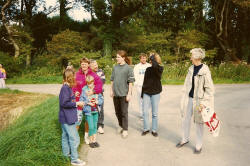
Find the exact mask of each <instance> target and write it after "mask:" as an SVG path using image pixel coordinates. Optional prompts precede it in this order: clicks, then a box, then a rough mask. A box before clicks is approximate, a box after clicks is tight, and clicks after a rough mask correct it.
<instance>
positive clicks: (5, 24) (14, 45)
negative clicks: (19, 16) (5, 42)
mask: <svg viewBox="0 0 250 166" xmlns="http://www.w3.org/2000/svg"><path fill="white" fill-rule="evenodd" d="M11 3H12V0H7V1H6V3H5V4H4V5H3V7H2V9H1V14H2V22H3V26H4V27H5V29H6V31H7V34H8V37H9V41H10V43H11V44H12V45H13V47H14V50H15V57H16V58H17V57H18V56H19V54H20V52H19V46H18V45H17V43H16V42H15V40H14V38H13V34H12V31H11V28H10V27H9V25H8V22H9V20H7V18H6V15H5V10H6V9H7V8H8V7H9V6H10V4H11Z"/></svg>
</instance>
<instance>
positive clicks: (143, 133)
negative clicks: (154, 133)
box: [141, 130, 149, 136]
mask: <svg viewBox="0 0 250 166" xmlns="http://www.w3.org/2000/svg"><path fill="white" fill-rule="evenodd" d="M148 133H149V130H147V131H143V132H142V133H141V136H144V135H146V134H148Z"/></svg>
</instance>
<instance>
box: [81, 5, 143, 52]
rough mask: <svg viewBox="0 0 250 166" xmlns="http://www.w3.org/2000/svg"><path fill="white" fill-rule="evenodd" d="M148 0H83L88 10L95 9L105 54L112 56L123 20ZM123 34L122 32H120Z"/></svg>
mask: <svg viewBox="0 0 250 166" xmlns="http://www.w3.org/2000/svg"><path fill="white" fill-rule="evenodd" d="M145 1H146V0H126V1H124V0H108V1H105V0H93V1H92V4H90V1H89V0H82V3H83V4H85V7H88V9H87V10H89V11H92V7H93V9H94V10H93V11H94V15H95V16H96V18H97V21H98V22H99V25H100V33H99V34H100V35H99V36H100V37H101V38H102V40H103V50H104V55H107V56H111V53H112V45H113V43H114V41H115V34H117V33H119V30H120V26H121V22H122V21H126V20H127V19H128V18H129V17H130V16H131V15H132V14H134V13H135V12H136V11H138V10H139V9H140V8H141V7H142V6H143V5H144V4H145ZM119 35H122V34H119Z"/></svg>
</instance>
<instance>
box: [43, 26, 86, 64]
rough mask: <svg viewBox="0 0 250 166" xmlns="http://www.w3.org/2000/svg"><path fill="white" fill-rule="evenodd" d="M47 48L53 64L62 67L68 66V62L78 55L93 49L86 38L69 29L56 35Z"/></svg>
mask: <svg viewBox="0 0 250 166" xmlns="http://www.w3.org/2000/svg"><path fill="white" fill-rule="evenodd" d="M47 48H48V52H49V55H48V57H49V58H52V60H51V64H53V65H59V66H61V67H62V66H64V67H65V66H67V64H68V60H69V59H71V58H73V57H74V56H77V54H80V53H82V52H83V51H88V50H90V49H91V48H90V47H89V45H88V39H87V38H86V36H84V35H82V34H81V33H79V32H74V31H70V30H68V29H67V30H65V31H62V32H60V33H58V34H57V35H54V36H53V38H52V40H51V41H50V42H48V43H47Z"/></svg>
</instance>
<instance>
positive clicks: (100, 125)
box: [98, 103, 104, 128]
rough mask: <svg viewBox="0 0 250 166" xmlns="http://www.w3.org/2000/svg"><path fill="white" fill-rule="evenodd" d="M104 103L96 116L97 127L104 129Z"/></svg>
mask: <svg viewBox="0 0 250 166" xmlns="http://www.w3.org/2000/svg"><path fill="white" fill-rule="evenodd" d="M103 108H104V103H103V104H102V105H101V107H100V110H99V116H98V127H102V128H104V123H103V122H104V109H103Z"/></svg>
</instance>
